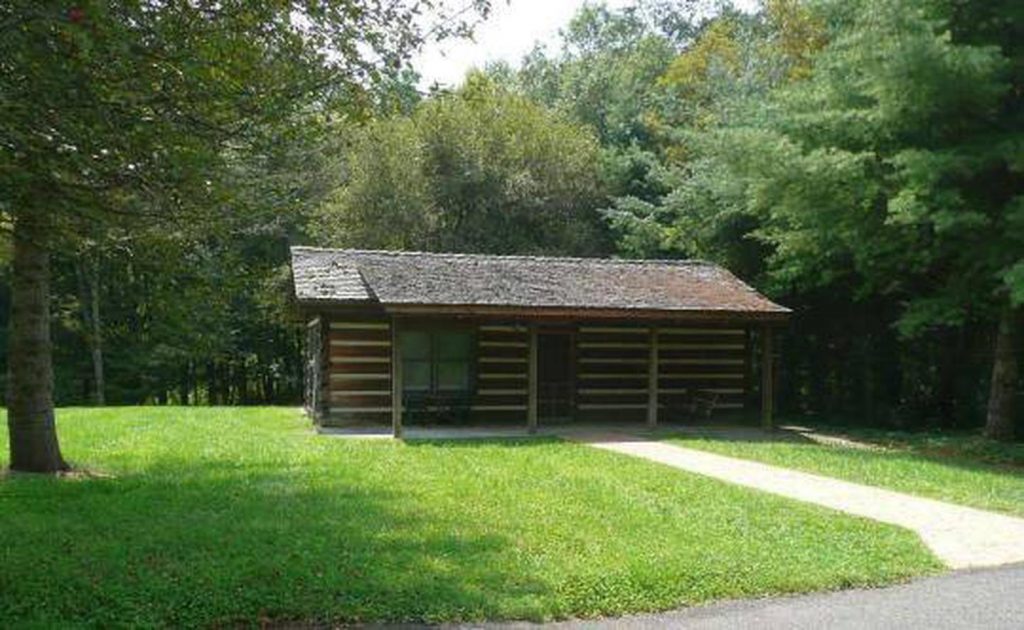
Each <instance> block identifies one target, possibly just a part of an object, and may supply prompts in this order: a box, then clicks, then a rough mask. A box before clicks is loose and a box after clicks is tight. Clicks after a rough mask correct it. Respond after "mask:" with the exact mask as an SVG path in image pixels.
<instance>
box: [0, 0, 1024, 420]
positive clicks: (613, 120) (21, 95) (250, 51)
mask: <svg viewBox="0 0 1024 630" xmlns="http://www.w3.org/2000/svg"><path fill="white" fill-rule="evenodd" d="M486 4H487V3H485V2H477V3H474V7H475V9H476V10H477V12H476V13H474V15H485V14H486V8H487V7H486ZM436 5H437V3H432V2H397V3H384V4H381V3H375V2H357V1H355V0H349V1H345V2H333V3H326V4H324V5H323V6H322V7H314V6H311V7H310V8H309V11H310V13H309V14H308V15H306V16H305V18H306V21H305V22H301V23H300V24H299V25H298V26H296V24H295V23H294V21H295V19H296V18H295V16H294V15H289V14H287V12H285V13H282V12H281V11H282V9H281V8H280V6H279V5H278V3H269V2H268V3H259V2H257V3H240V4H238V6H235V5H234V4H230V3H229V4H226V5H222V4H210V5H209V6H207V3H188V4H185V5H179V4H177V3H167V4H164V3H155V4H153V5H152V10H151V11H150V10H147V9H144V8H140V6H138V5H136V4H134V3H113V4H107V3H95V4H94V3H82V4H81V5H80V6H77V7H74V8H72V9H70V10H68V9H67V8H66V7H64V8H57V7H56V6H55V5H46V6H38V7H37V6H36V4H35V3H27V2H25V3H14V4H13V5H8V6H5V7H4V8H3V9H0V29H3V33H2V34H3V40H2V42H3V43H2V45H0V53H2V56H3V59H4V61H3V62H0V72H2V75H0V81H2V90H0V102H2V103H3V108H2V111H3V113H2V114H0V116H2V117H3V125H2V127H3V132H2V138H3V145H4V151H3V154H2V156H0V213H2V216H0V220H2V222H3V225H4V227H5V230H4V234H5V235H6V236H5V239H6V240H5V242H4V244H3V248H2V260H3V269H2V272H0V274H2V275H0V281H2V282H0V301H2V304H0V306H2V309H0V312H2V313H3V314H2V315H0V317H3V318H4V320H3V322H2V324H3V325H2V327H0V331H2V333H0V334H2V342H3V343H4V344H5V346H6V347H7V348H8V349H10V350H11V352H12V354H11V357H12V358H13V359H15V361H14V362H13V363H11V364H10V365H9V366H8V367H9V368H11V370H10V372H9V373H10V374H11V378H13V379H14V380H10V379H8V380H7V383H6V384H7V387H6V388H5V389H6V390H7V391H8V394H7V395H8V398H7V404H8V405H9V406H12V405H14V404H15V403H16V402H17V400H18V395H19V394H18V392H23V391H28V390H26V389H24V388H25V387H26V384H25V382H24V381H19V380H18V379H19V376H18V374H19V373H25V372H24V366H22V371H21V372H19V370H18V365H16V362H17V360H21V359H23V358H24V356H26V355H31V356H33V357H36V358H37V359H39V360H41V361H42V360H44V359H45V354H46V352H43V353H42V354H40V351H39V348H42V346H39V345H38V344H39V343H40V341H39V338H40V337H39V335H41V334H43V333H42V332H41V331H42V329H41V328H40V327H39V326H40V322H39V321H37V320H33V319H32V318H31V317H27V316H26V315H25V313H24V312H23V311H24V309H22V311H19V310H18V309H15V310H14V311H13V312H14V313H15V315H18V313H19V312H20V313H21V317H22V319H21V320H16V321H12V320H11V319H10V318H9V315H8V313H9V312H11V311H10V308H9V306H10V302H11V298H12V291H14V290H20V291H22V295H23V296H24V295H28V294H32V295H35V299H42V300H44V302H45V303H48V304H49V314H50V324H51V330H50V336H51V337H52V339H53V342H54V352H53V370H54V380H53V383H54V387H53V392H52V398H53V399H54V400H55V401H56V403H57V404H59V405H74V404H90V403H106V404H126V403H152V404H164V403H176V404H247V403H257V402H269V403H297V401H298V400H299V398H300V396H301V376H302V373H301V365H300V358H299V357H300V353H299V345H300V343H301V334H300V331H299V330H298V328H297V327H296V324H295V322H294V320H293V317H292V316H291V312H290V310H289V305H288V304H287V302H286V296H287V294H288V291H287V290H286V287H287V281H288V274H287V267H286V253H287V246H288V244H290V243H291V244H315V245H324V246H346V247H364V248H405V249H424V250H434V251H465V252H482V253H550V254H573V255H609V256H611V255H614V256H625V257H659V258H687V257H697V258H706V259H711V260H714V261H716V262H719V263H722V264H724V265H725V266H727V267H728V268H730V269H732V270H733V271H734V272H735V273H736V274H737V275H739V276H740V277H742V278H744V279H746V280H748V281H749V282H751V283H752V284H754V285H756V286H757V287H758V288H760V289H762V290H763V291H765V292H766V293H768V294H769V295H770V296H771V297H772V298H774V299H775V300H777V301H779V302H781V303H783V304H786V305H787V306H790V307H792V308H793V309H794V310H795V312H796V315H795V318H794V321H793V323H792V325H791V326H790V328H789V329H788V331H787V332H786V334H785V335H784V337H783V339H782V340H781V353H782V356H783V358H782V361H781V362H780V365H781V367H782V371H781V374H780V378H781V383H780V394H779V396H780V399H779V404H780V408H781V410H782V411H783V412H784V413H791V414H794V415H795V414H810V415H814V416H818V417H819V418H821V419H824V420H831V421H836V422H851V423H859V424H870V425H897V426H906V427H922V426H942V427H961V428H968V427H978V426H983V425H984V426H986V427H987V428H986V430H987V432H988V433H989V435H991V436H993V437H1000V438H1007V437H1012V436H1013V435H1014V432H1015V431H1016V430H1017V427H1020V426H1021V424H1024V423H1022V422H1020V416H1021V415H1022V414H1024V401H1021V400H1020V399H1021V382H1020V380H1021V379H1020V369H1019V368H1018V365H1017V364H1018V362H1019V359H1020V355H1021V344H1022V338H1024V334H1022V333H1021V330H1020V329H1021V325H1022V317H1024V316H1022V309H1021V305H1022V304H1024V5H1022V4H1021V3H1020V2H1015V1H1013V0H994V1H984V2H983V1H980V0H977V1H961V0H882V1H872V2H868V1H867V0H857V1H852V2H851V1H838V0H806V1H801V0H766V1H765V2H764V3H763V4H762V5H761V7H760V8H759V10H758V11H757V12H755V13H746V12H741V11H738V10H736V9H733V8H730V7H729V6H728V5H724V6H720V7H718V8H717V9H715V10H714V11H710V10H709V9H708V8H707V6H705V5H704V4H703V3H689V2H673V1H669V0H639V1H638V2H637V4H636V6H634V7H632V8H627V9H621V10H611V9H608V8H605V7H603V6H602V5H601V4H598V3H595V4H592V5H588V6H586V7H585V8H584V9H582V10H581V11H580V12H579V13H578V14H577V15H576V17H575V18H574V19H573V21H572V23H571V24H569V25H568V26H567V27H566V28H565V29H564V31H563V32H562V34H561V43H560V46H558V47H556V48H553V49H545V48H540V47H538V48H537V49H535V50H534V51H533V52H531V53H530V54H529V55H527V56H526V57H525V58H524V59H523V60H522V62H521V63H520V64H516V65H507V64H497V65H494V66H491V67H487V68H484V69H480V70H479V71H476V72H474V73H472V74H470V75H469V76H468V77H467V78H466V81H465V82H464V84H463V85H461V86H459V87H457V88H455V89H452V90H445V89H434V90H431V91H429V92H427V93H424V92H422V91H421V90H419V89H418V88H417V83H418V77H417V76H416V75H415V73H414V72H413V71H411V70H409V69H408V68H407V64H406V61H407V59H408V52H409V51H410V50H411V49H414V48H415V47H416V46H417V45H419V44H420V43H421V42H422V41H423V40H424V38H426V37H434V36H447V35H459V34H464V33H465V32H466V31H467V29H468V26H469V25H470V23H469V22H465V21H461V20H463V19H465V18H466V15H465V14H459V15H457V16H454V17H452V16H448V17H439V18H438V19H439V26H438V27H435V28H433V29H430V30H426V31H425V30H423V27H422V25H421V24H420V22H419V21H418V20H417V19H415V16H416V15H418V14H419V13H418V12H419V11H420V10H424V9H427V8H430V7H435V8H436ZM146 6H150V5H146ZM282 6H283V5H282ZM388 7H390V8H388ZM442 7H443V5H442ZM388 12H391V13H388ZM256 32H260V33H262V34H263V37H251V35H252V34H253V33H256ZM325 49H331V50H333V51H334V52H333V53H332V54H330V55H324V54H322V53H323V51H324V50H325ZM214 68H216V69H218V70H217V71H213V69H214ZM240 85H244V86H245V88H244V89H239V88H238V86H240ZM154 86H155V87H154ZM47 257H48V259H49V265H48V271H45V273H44V274H43V276H39V275H38V274H39V273H43V271H44V259H45V258H47ZM19 260H20V261H21V263H20V264H21V265H22V266H21V267H19ZM26 261H27V262H26ZM26 264H27V265H28V266H25V265H26ZM19 269H20V271H19ZM26 269H27V270H29V272H30V273H28V274H27V275H26V271H25V270H26ZM47 275H48V278H47V277H44V276H47ZM37 276H38V277H37ZM19 282H23V283H26V282H27V283H31V282H34V284H32V286H28V285H27V284H26V285H23V286H20V287H19V285H18V283H19ZM40 283H42V284H40ZM47 283H48V287H47V286H46V285H47ZM44 289H46V290H48V291H49V296H48V297H47V296H46V295H45V293H46V290H44ZM40 291H42V292H40ZM33 292H34V293H33ZM15 301H16V303H17V300H15ZM22 303H23V304H24V303H26V302H24V301H23V302H22ZM18 322H20V324H19V323H18ZM25 326H34V328H33V329H32V330H33V331H35V332H33V333H31V334H29V337H32V335H35V341H34V342H33V343H36V344H37V345H34V346H33V345H31V343H30V344H29V345H25V341H24V339H26V338H27V337H26V336H25V335H26V333H25V330H26V328H25ZM19 338H21V339H22V341H20V342H19V341H18V339H19ZM19 343H20V344H21V345H20V346H19V345H18V344H19ZM19 348H20V349H19ZM44 362H45V361H44ZM4 373H8V370H4ZM32 382H38V379H36V380H35V381H32ZM29 386H31V382H30V383H29ZM37 394H38V392H37ZM41 395H42V397H43V398H46V397H47V396H51V394H50V393H47V392H43V393H42V394H41ZM1015 401H1017V402H1018V403H1019V404H1017V405H1016V406H1015V405H1014V402H1015Z"/></svg>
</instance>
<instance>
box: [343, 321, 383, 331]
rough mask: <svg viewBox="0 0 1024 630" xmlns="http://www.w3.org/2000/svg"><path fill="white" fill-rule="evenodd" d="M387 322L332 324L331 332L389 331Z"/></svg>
mask: <svg viewBox="0 0 1024 630" xmlns="http://www.w3.org/2000/svg"><path fill="white" fill-rule="evenodd" d="M390 328H391V325H390V324H388V323H387V322H331V330H389V329H390Z"/></svg>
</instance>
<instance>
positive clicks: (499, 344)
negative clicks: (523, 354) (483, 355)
mask: <svg viewBox="0 0 1024 630" xmlns="http://www.w3.org/2000/svg"><path fill="white" fill-rule="evenodd" d="M526 345H527V344H526V342H525V341H480V347H481V348H525V347H526Z"/></svg>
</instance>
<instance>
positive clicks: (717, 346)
mask: <svg viewBox="0 0 1024 630" xmlns="http://www.w3.org/2000/svg"><path fill="white" fill-rule="evenodd" d="M660 347H661V349H662V350H743V349H744V348H745V347H746V345H745V344H742V343H663V344H660Z"/></svg>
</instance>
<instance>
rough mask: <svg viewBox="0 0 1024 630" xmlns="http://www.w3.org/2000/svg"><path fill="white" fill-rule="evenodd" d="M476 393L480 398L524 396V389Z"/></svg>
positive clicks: (491, 390)
mask: <svg viewBox="0 0 1024 630" xmlns="http://www.w3.org/2000/svg"><path fill="white" fill-rule="evenodd" d="M476 393H477V394H478V395H480V396H525V395H526V390H525V389H478V390H476Z"/></svg>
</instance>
